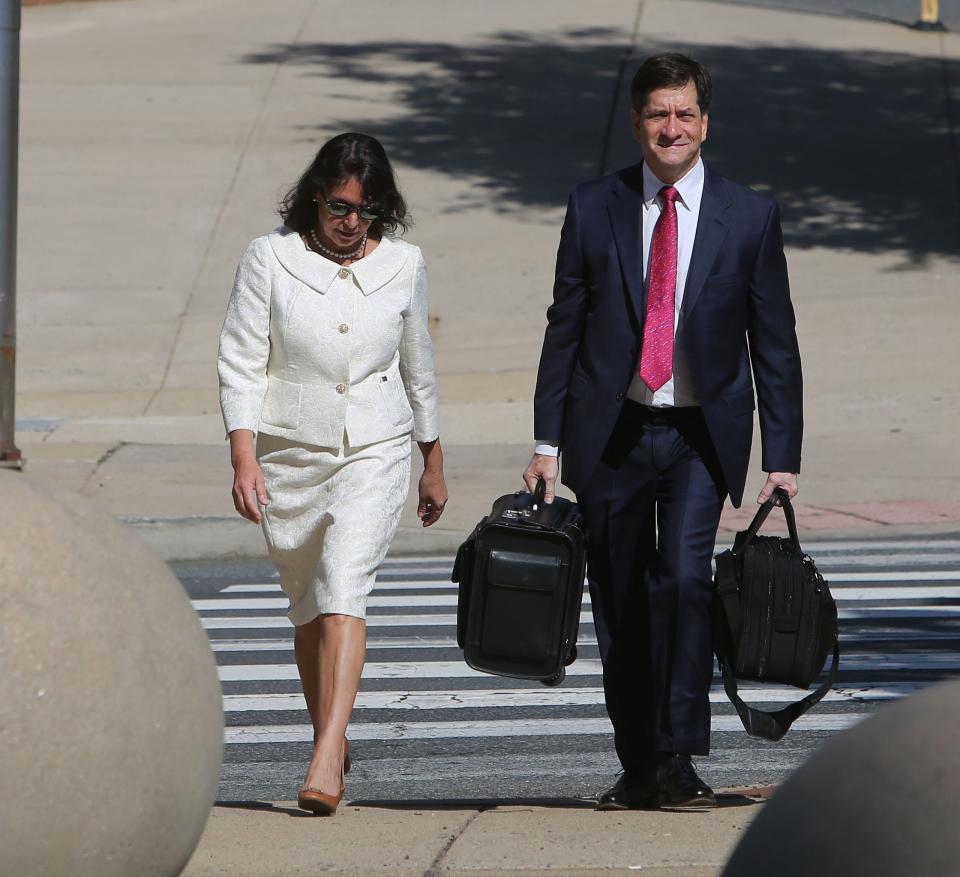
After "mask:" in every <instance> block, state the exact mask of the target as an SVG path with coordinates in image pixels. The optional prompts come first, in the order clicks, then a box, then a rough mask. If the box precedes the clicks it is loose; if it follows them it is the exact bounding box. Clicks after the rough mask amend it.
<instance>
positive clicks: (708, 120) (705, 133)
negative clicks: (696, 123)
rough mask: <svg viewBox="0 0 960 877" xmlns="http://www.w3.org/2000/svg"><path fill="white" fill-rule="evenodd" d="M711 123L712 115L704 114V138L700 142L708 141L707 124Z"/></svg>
mask: <svg viewBox="0 0 960 877" xmlns="http://www.w3.org/2000/svg"><path fill="white" fill-rule="evenodd" d="M709 122H710V114H709V113H704V114H703V137H701V138H700V141H701V142H703V141H704V140H706V139H707V124H708V123H709Z"/></svg>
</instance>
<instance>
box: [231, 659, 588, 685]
mask: <svg viewBox="0 0 960 877" xmlns="http://www.w3.org/2000/svg"><path fill="white" fill-rule="evenodd" d="M217 672H218V673H219V674H220V679H221V681H222V682H249V681H281V680H290V679H299V678H300V676H299V674H298V673H297V665H296V664H229V665H226V666H223V667H218V668H217ZM600 672H601V668H600V659H599V658H586V659H584V660H582V661H576V662H574V663H573V664H571V665H570V666H569V667H567V675H568V676H599V674H600ZM489 676H490V674H488V673H481V672H480V671H479V670H474V669H473V668H472V667H468V666H467V665H466V664H465V663H463V661H387V662H383V663H380V662H376V661H371V662H368V663H367V664H366V665H365V666H364V668H363V678H364V679H438V678H439V679H471V678H473V679H477V678H479V679H483V678H489Z"/></svg>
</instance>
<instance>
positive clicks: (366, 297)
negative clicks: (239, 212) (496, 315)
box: [218, 227, 440, 449]
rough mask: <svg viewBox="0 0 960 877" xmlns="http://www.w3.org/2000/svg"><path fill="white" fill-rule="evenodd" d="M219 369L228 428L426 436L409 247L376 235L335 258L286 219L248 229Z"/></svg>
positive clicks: (430, 381)
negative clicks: (349, 258)
mask: <svg viewBox="0 0 960 877" xmlns="http://www.w3.org/2000/svg"><path fill="white" fill-rule="evenodd" d="M218 371H219V374H220V407H221V409H222V411H223V422H224V425H225V426H226V429H227V433H230V432H232V431H233V430H235V429H249V430H253V431H254V432H260V431H262V432H266V433H269V434H271V435H277V436H282V437H284V438H289V439H292V440H296V441H302V442H304V443H305V444H310V445H319V446H321V447H325V448H336V449H340V448H341V447H342V446H343V443H344V439H346V441H347V442H348V443H349V444H350V445H351V446H353V447H360V446H362V445H368V444H371V443H373V442H377V441H382V440H384V439H388V438H392V437H394V436H397V435H401V434H402V433H405V432H410V431H411V430H412V431H413V438H414V439H415V440H417V441H431V440H433V439H435V438H437V437H438V436H439V434H440V426H439V421H438V417H437V381H436V375H435V373H434V368H433V347H432V344H431V342H430V335H429V333H428V330H427V275H426V268H425V266H424V262H423V255H422V254H421V252H420V249H419V247H415V246H413V245H412V244H408V243H406V242H404V241H400V240H393V239H391V238H387V237H384V238H383V240H381V241H380V244H379V245H378V246H377V248H376V249H375V250H374V251H373V252H372V253H371V254H370V255H369V256H366V257H365V258H363V259H361V260H360V261H359V262H357V263H356V264H354V265H350V266H349V267H347V268H341V267H340V266H339V265H337V264H336V263H334V262H331V261H330V260H329V259H325V258H323V257H322V256H319V255H317V254H316V253H314V252H313V251H312V250H309V249H307V247H306V246H305V245H304V243H303V240H302V239H301V237H300V235H299V234H297V233H296V232H293V231H290V230H289V229H287V228H285V227H281V228H278V229H277V230H275V231H273V232H271V233H270V234H268V235H264V236H263V237H259V238H256V239H255V240H254V241H253V242H252V243H251V244H250V246H249V247H247V250H246V252H245V253H244V254H243V257H242V258H241V259H240V265H239V267H238V268H237V277H236V281H235V282H234V285H233V292H232V294H231V296H230V303H229V305H228V306H227V316H226V319H225V320H224V323H223V331H222V332H221V334H220V354H219V362H218ZM401 381H402V384H401Z"/></svg>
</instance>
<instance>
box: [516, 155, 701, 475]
mask: <svg viewBox="0 0 960 877" xmlns="http://www.w3.org/2000/svg"><path fill="white" fill-rule="evenodd" d="M703 180H704V172H703V161H702V160H700V159H698V160H697V163H696V164H695V165H694V166H693V167H692V168H690V170H689V171H687V172H686V174H684V176H683V177H681V178H680V179H679V180H677V182H676V183H674V184H673V186H674V188H675V189H676V190H677V193H678V195H679V197H678V198H677V201H676V205H677V288H676V292H675V294H674V309H673V327H674V338H673V373H672V374H671V375H670V380H668V381H667V382H666V383H665V384H664V385H663V386H662V387H660V389H659V390H657V391H653V390H651V389H650V388H649V387H648V386H647V385H646V384H645V383H644V382H643V379H642V378H641V377H640V375H639V374H637V373H634V376H633V380H632V381H631V382H630V387H629V388H628V389H627V398H628V399H632V400H633V401H634V402H640V403H641V404H643V405H649V406H652V407H653V408H665V407H670V406H677V407H680V406H692V405H699V404H700V403H699V401H698V399H697V397H696V394H695V393H694V390H693V380H692V378H691V377H690V369H689V366H688V364H687V357H686V353H685V351H684V346H683V327H682V326H680V309H681V308H682V307H683V293H684V290H685V288H686V285H687V273H688V271H689V270H690V256H691V255H692V254H693V241H694V238H695V237H696V235H697V222H698V220H699V219H700V201H701V199H702V198H703ZM666 185H668V183H664V182H662V181H661V180H659V179H657V177H656V176H655V175H654V173H653V171H651V170H650V168H649V166H648V165H646V164H644V166H643V216H642V220H643V222H642V231H641V235H642V239H641V242H640V243H641V253H642V256H643V285H644V288H648V281H649V271H650V246H651V243H652V242H653V230H654V228H655V227H656V225H657V220H658V219H659V218H660V212H661V210H662V209H663V204H662V200H661V198H660V190H661V189H662V188H663V187H664V186H666ZM637 366H638V369H639V362H638V363H637ZM534 450H535V453H537V454H547V455H550V456H556V455H557V454H558V453H559V448H558V447H557V445H555V444H552V443H551V442H549V441H546V440H540V439H538V440H537V445H536V448H535V449H534Z"/></svg>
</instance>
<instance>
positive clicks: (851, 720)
mask: <svg viewBox="0 0 960 877" xmlns="http://www.w3.org/2000/svg"><path fill="white" fill-rule="evenodd" d="M870 715H871V713H819V714H817V713H812V714H811V713H808V714H807V715H805V716H801V717H800V718H799V719H798V720H797V721H796V723H795V724H794V726H793V727H794V729H795V730H796V731H842V730H844V729H846V728H849V727H851V726H852V725H855V724H856V723H857V722H860V721H862V720H863V719H865V718H868V717H869V716H870ZM710 726H711V729H712V730H713V731H742V730H743V725H741V724H740V719H739V718H738V717H737V716H736V715H723V716H714V717H713V719H712V720H711V722H710ZM347 733H348V735H349V737H350V739H351V740H445V739H452V738H456V737H465V738H478V737H557V736H578V737H579V736H584V735H591V736H594V735H598V734H612V733H613V728H612V726H611V725H610V720H609V719H607V718H596V719H527V720H521V719H502V720H491V721H486V722H484V721H475V722H357V723H356V724H351V725H350V726H349V728H348V730H347ZM224 740H225V742H226V743H227V744H228V745H230V744H239V743H308V742H310V741H312V740H313V728H312V727H311V726H310V725H245V726H234V727H227V728H225V729H224Z"/></svg>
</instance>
